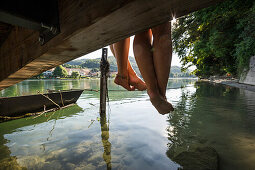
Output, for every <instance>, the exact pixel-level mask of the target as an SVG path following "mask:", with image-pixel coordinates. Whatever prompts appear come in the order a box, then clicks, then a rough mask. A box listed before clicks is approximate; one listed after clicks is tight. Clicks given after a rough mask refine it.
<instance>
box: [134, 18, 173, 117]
mask: <svg viewBox="0 0 255 170" xmlns="http://www.w3.org/2000/svg"><path fill="white" fill-rule="evenodd" d="M152 33H153V36H154V37H153V38H154V39H153V49H152V45H151V31H150V30H148V31H145V32H142V33H139V34H137V35H136V36H135V40H134V54H135V58H136V62H137V65H138V67H139V69H140V71H141V74H142V76H143V78H144V81H145V82H146V85H147V93H148V95H149V96H150V100H151V103H152V104H153V106H154V107H155V108H156V109H157V110H158V112H159V113H161V114H165V113H169V112H170V111H173V107H172V105H171V104H170V103H169V102H167V101H166V97H165V93H166V86H167V81H168V77H169V69H170V64H171V57H172V56H171V53H172V51H171V41H170V39H169V38H170V24H169V23H165V24H162V25H160V26H157V27H155V28H153V29H152ZM152 50H153V52H152Z"/></svg>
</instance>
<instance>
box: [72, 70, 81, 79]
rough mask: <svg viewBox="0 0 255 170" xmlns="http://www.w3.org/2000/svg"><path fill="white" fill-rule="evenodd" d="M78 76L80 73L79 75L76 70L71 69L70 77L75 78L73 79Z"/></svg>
mask: <svg viewBox="0 0 255 170" xmlns="http://www.w3.org/2000/svg"><path fill="white" fill-rule="evenodd" d="M80 76H81V75H80V73H79V72H78V71H73V72H72V74H71V77H72V78H75V79H77V78H80Z"/></svg>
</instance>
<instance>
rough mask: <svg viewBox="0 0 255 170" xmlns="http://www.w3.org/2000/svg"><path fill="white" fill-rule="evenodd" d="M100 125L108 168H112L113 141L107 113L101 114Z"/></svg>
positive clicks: (104, 156)
mask: <svg viewBox="0 0 255 170" xmlns="http://www.w3.org/2000/svg"><path fill="white" fill-rule="evenodd" d="M100 125H101V138H102V144H103V147H104V153H103V158H104V161H105V163H106V166H107V170H111V169H112V164H111V143H110V142H109V126H110V123H109V122H108V123H107V120H106V113H101V114H100Z"/></svg>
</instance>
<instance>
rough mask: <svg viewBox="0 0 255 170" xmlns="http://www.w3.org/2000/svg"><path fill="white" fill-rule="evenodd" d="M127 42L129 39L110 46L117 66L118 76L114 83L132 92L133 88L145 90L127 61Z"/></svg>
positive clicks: (144, 86) (143, 84) (144, 85)
mask: <svg viewBox="0 0 255 170" xmlns="http://www.w3.org/2000/svg"><path fill="white" fill-rule="evenodd" d="M129 42H130V38H127V39H124V40H122V41H119V42H117V43H115V44H113V45H110V49H111V51H112V53H113V55H114V56H115V58H116V61H117V66H118V74H117V76H116V78H115V80H114V82H115V83H116V84H118V85H121V86H122V87H124V88H125V89H127V90H134V89H135V88H136V89H138V90H146V84H145V83H144V82H143V81H142V80H141V79H140V78H139V77H138V76H137V75H136V73H135V71H134V70H133V68H132V66H131V64H130V62H129V60H128V52H129ZM130 85H131V86H130Z"/></svg>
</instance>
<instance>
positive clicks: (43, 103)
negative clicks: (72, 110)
mask: <svg viewBox="0 0 255 170" xmlns="http://www.w3.org/2000/svg"><path fill="white" fill-rule="evenodd" d="M82 92H83V90H65V91H52V90H51V91H49V92H48V93H45V94H36V95H27V96H17V97H2V98H0V116H1V117H3V116H8V117H14V116H21V115H24V114H26V113H35V112H42V111H45V110H49V109H53V108H61V107H64V106H66V105H69V104H72V103H75V102H76V101H77V100H78V98H79V97H80V95H81V94H82Z"/></svg>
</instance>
